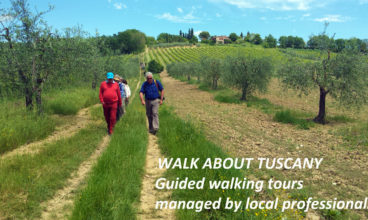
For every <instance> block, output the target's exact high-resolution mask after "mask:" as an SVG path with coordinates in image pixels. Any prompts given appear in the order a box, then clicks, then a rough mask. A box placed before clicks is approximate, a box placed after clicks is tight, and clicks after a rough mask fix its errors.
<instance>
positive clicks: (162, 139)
mask: <svg viewBox="0 0 368 220" xmlns="http://www.w3.org/2000/svg"><path fill="white" fill-rule="evenodd" d="M158 136H159V147H160V149H161V151H162V153H163V154H164V155H165V156H166V157H170V158H174V159H176V158H182V159H183V158H200V162H199V163H198V165H199V167H200V166H201V165H202V164H203V162H204V161H205V160H206V158H226V157H229V156H228V155H227V154H225V153H224V152H223V151H222V150H221V148H220V147H218V146H217V145H215V144H213V143H212V142H210V141H208V140H207V139H206V138H205V136H204V134H202V133H201V132H200V130H199V129H198V128H196V127H194V126H193V125H192V124H191V123H189V122H185V121H183V120H181V119H179V118H178V117H177V116H176V115H174V114H173V113H172V110H170V109H169V108H168V107H166V106H163V107H162V108H161V110H160V131H159V133H158ZM248 172H249V171H245V170H236V169H169V170H168V171H167V174H166V177H167V178H168V179H169V180H175V179H176V178H177V177H179V178H180V179H184V178H185V177H189V178H190V180H200V179H202V178H203V177H206V180H226V179H227V180H230V179H231V177H239V178H244V177H247V174H248ZM263 196H264V195H263ZM220 197H221V198H222V202H224V200H226V198H227V197H231V199H232V200H237V201H240V200H241V201H243V202H244V201H246V199H247V198H248V197H251V198H252V199H254V198H255V197H258V195H257V194H255V193H253V192H252V190H247V189H245V190H214V189H209V187H208V185H206V184H205V189H203V190H183V189H178V190H173V192H172V197H171V200H172V201H183V200H184V201H190V200H194V201H207V200H210V201H214V200H218V198H220ZM223 205H224V204H222V206H221V207H222V208H220V209H219V210H213V209H211V210H203V211H202V212H195V211H194V210H188V209H178V210H176V218H177V219H275V218H280V217H283V216H288V217H289V214H287V213H281V212H279V211H276V210H263V211H262V210H245V208H244V206H242V207H241V210H239V211H238V212H236V213H235V212H233V210H225V209H224V208H223ZM243 205H244V203H243ZM256 213H257V214H256ZM261 213H262V214H261ZM265 214H266V215H267V216H266V215H265Z"/></svg>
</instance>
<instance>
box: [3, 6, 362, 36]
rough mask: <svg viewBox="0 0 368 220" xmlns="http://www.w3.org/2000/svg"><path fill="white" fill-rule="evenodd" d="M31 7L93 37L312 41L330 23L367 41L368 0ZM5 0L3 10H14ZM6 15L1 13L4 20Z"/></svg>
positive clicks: (332, 30) (58, 25)
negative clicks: (183, 35)
mask: <svg viewBox="0 0 368 220" xmlns="http://www.w3.org/2000/svg"><path fill="white" fill-rule="evenodd" d="M28 2H29V4H30V7H31V8H32V9H35V10H37V11H44V10H46V9H47V7H48V5H53V6H54V9H53V10H52V11H51V12H49V13H47V14H46V15H45V16H44V19H45V20H46V21H47V23H48V24H49V25H50V26H52V27H53V28H55V29H58V30H62V29H63V28H67V27H74V26H77V25H79V26H82V28H83V30H85V31H87V32H89V33H90V34H91V35H94V34H95V33H96V30H97V31H98V33H99V34H100V35H113V34H116V33H118V32H122V31H124V30H126V29H137V30H140V31H142V32H144V33H145V34H146V35H148V36H153V37H157V36H158V35H159V34H160V33H162V32H166V33H170V34H179V30H182V31H184V32H187V31H188V29H189V28H193V29H194V32H195V33H196V34H199V33H200V32H201V31H208V32H209V33H210V35H227V36H228V35H229V34H230V33H232V32H235V33H237V34H238V35H240V33H241V32H243V34H244V35H245V34H246V33H247V32H248V31H249V32H250V33H259V34H261V36H262V37H265V36H267V35H269V34H272V35H273V36H274V37H276V38H279V37H280V36H289V35H292V36H299V37H302V38H304V40H308V39H309V37H310V36H311V35H317V34H320V33H321V32H322V31H323V29H324V23H325V22H328V23H329V26H328V28H327V34H328V35H330V36H333V35H334V36H335V39H338V38H345V39H348V38H351V37H358V38H361V39H368V28H367V27H368V25H367V24H368V13H367V12H368V0H325V1H324V0H181V1H177V0H144V1H143V0H28ZM9 7H10V1H9V0H1V1H0V8H5V9H6V8H9ZM4 19H6V17H4V16H0V21H1V20H4Z"/></svg>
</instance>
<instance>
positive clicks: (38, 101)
mask: <svg viewBox="0 0 368 220" xmlns="http://www.w3.org/2000/svg"><path fill="white" fill-rule="evenodd" d="M41 94H42V89H41V88H37V89H36V104H37V113H38V114H42V113H43V108H42V97H41Z"/></svg>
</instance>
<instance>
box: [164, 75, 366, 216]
mask: <svg viewBox="0 0 368 220" xmlns="http://www.w3.org/2000/svg"><path fill="white" fill-rule="evenodd" d="M162 79H163V84H164V86H165V90H166V92H165V96H167V103H168V104H169V105H171V106H173V107H174V109H175V112H176V113H177V114H178V115H179V116H180V117H181V118H184V119H191V120H193V121H194V122H195V123H199V126H202V127H203V128H204V131H205V134H206V136H207V138H208V139H209V140H212V141H214V142H215V143H217V144H218V145H221V146H222V148H223V149H224V150H225V151H226V152H227V153H229V154H230V155H233V156H236V157H254V158H257V157H269V158H280V157H281V158H284V157H292V158H306V157H318V158H324V162H323V164H322V167H321V169H319V170H315V169H314V170H302V171H300V170H289V171H274V170H273V171H270V172H266V171H264V172H258V173H256V174H254V175H255V176H256V177H257V178H261V177H262V178H269V177H271V176H273V177H274V178H276V179H287V180H290V179H291V180H295V179H302V180H304V186H305V189H306V190H305V192H304V193H306V194H305V195H308V194H309V195H313V196H315V197H318V198H330V199H333V198H334V197H338V198H339V199H355V200H357V199H362V197H364V195H366V194H367V193H368V186H367V185H366V184H365V183H366V182H368V173H367V171H366V170H368V169H367V168H368V167H367V166H368V158H367V157H365V156H364V152H361V151H358V150H346V149H343V148H340V147H338V146H340V145H341V144H342V140H340V139H339V138H338V137H337V136H334V135H332V134H330V133H329V129H330V128H329V127H328V126H316V127H314V128H312V129H311V130H300V129H297V128H295V127H293V126H290V125H285V124H279V123H276V122H274V121H273V120H272V116H269V115H266V114H264V113H262V112H260V111H259V110H257V109H255V108H247V106H246V105H245V104H224V103H219V102H216V101H214V99H213V97H212V95H211V94H210V93H208V92H203V91H200V90H198V89H197V87H196V86H194V85H189V84H186V83H183V82H180V81H178V80H175V79H173V78H171V77H168V76H167V75H166V73H164V74H162ZM360 214H362V213H360Z"/></svg>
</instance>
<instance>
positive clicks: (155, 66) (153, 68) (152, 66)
mask: <svg viewBox="0 0 368 220" xmlns="http://www.w3.org/2000/svg"><path fill="white" fill-rule="evenodd" d="M163 70H164V67H163V66H162V65H161V64H160V63H159V62H157V61H156V60H151V61H150V62H149V63H148V71H149V72H151V73H161V72H162V71H163Z"/></svg>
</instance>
